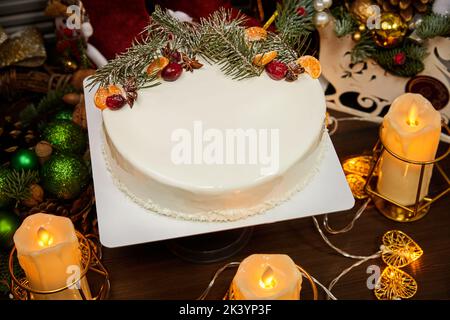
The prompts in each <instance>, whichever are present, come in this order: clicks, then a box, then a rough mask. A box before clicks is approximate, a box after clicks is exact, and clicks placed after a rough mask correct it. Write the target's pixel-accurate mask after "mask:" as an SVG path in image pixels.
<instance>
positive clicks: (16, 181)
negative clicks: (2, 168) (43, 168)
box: [4, 170, 39, 201]
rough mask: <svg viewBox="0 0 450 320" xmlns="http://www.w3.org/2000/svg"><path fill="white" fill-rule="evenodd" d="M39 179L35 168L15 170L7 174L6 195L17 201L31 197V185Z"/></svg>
mask: <svg viewBox="0 0 450 320" xmlns="http://www.w3.org/2000/svg"><path fill="white" fill-rule="evenodd" d="M38 181H39V174H38V172H37V171H35V170H20V171H17V170H13V171H11V172H10V173H9V174H8V175H7V176H6V184H5V191H4V193H5V195H7V196H8V197H10V198H13V199H15V200H17V201H20V200H24V199H27V198H29V197H30V194H31V193H30V185H32V184H34V183H36V182H38Z"/></svg>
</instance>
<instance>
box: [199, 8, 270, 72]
mask: <svg viewBox="0 0 450 320" xmlns="http://www.w3.org/2000/svg"><path fill="white" fill-rule="evenodd" d="M231 18H232V16H231V11H227V10H225V9H220V10H219V11H216V12H214V13H213V14H212V15H211V16H210V17H209V18H208V19H201V21H200V24H201V26H202V30H203V35H202V51H203V52H204V54H205V55H206V56H207V57H208V58H209V59H211V60H212V61H213V62H215V63H217V64H219V65H220V69H221V70H222V72H224V73H225V74H226V75H229V76H231V77H232V78H233V79H236V80H241V79H245V78H249V77H254V76H259V75H260V74H261V72H262V69H261V68H259V67H257V66H255V65H254V64H253V57H254V56H255V55H256V50H255V49H256V47H257V46H253V45H252V44H250V45H249V43H248V42H247V41H246V40H245V30H244V28H243V27H242V26H241V25H242V23H243V22H244V21H245V20H244V18H243V17H242V16H237V17H236V18H235V19H231Z"/></svg>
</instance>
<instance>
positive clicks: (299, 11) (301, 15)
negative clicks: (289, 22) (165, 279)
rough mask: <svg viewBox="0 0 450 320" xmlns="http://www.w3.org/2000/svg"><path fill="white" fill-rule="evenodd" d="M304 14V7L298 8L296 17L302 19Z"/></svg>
mask: <svg viewBox="0 0 450 320" xmlns="http://www.w3.org/2000/svg"><path fill="white" fill-rule="evenodd" d="M305 13H306V9H305V7H298V8H297V15H299V16H300V17H303V16H304V15H305Z"/></svg>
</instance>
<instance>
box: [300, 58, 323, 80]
mask: <svg viewBox="0 0 450 320" xmlns="http://www.w3.org/2000/svg"><path fill="white" fill-rule="evenodd" d="M297 64H298V65H300V66H302V67H303V68H304V69H305V71H306V72H307V73H308V74H309V75H310V76H311V78H313V79H317V78H318V77H320V74H321V73H322V67H321V66H320V62H319V60H317V59H316V58H314V57H313V56H301V57H300V58H298V59H297Z"/></svg>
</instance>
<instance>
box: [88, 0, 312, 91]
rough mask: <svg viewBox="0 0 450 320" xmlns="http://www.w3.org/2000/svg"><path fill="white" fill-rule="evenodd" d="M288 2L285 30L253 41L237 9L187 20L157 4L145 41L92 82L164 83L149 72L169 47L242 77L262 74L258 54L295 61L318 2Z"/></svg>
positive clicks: (283, 17)
mask: <svg viewBox="0 0 450 320" xmlns="http://www.w3.org/2000/svg"><path fill="white" fill-rule="evenodd" d="M284 4H285V7H283V9H282V12H281V20H280V19H278V22H277V23H278V24H279V27H280V34H273V33H270V32H269V33H268V34H269V35H268V39H267V40H266V41H263V42H248V41H247V40H246V37H245V27H244V22H245V21H246V19H245V18H244V17H243V16H242V15H240V14H238V15H237V16H235V15H234V14H232V11H231V10H226V9H223V8H222V9H219V10H218V11H216V12H214V13H212V14H211V15H210V16H209V17H208V18H202V19H200V22H199V23H186V22H181V21H179V20H177V19H176V18H174V17H172V16H171V15H170V14H169V12H168V11H167V10H163V9H161V8H160V7H158V6H156V8H155V11H154V13H153V14H152V16H151V19H150V24H149V25H148V27H147V28H146V29H145V30H144V31H143V32H142V34H141V37H142V39H141V41H139V42H136V43H134V45H133V46H132V47H131V48H130V49H128V50H127V52H125V53H123V54H121V55H119V56H117V57H116V58H115V59H114V60H112V61H111V62H109V63H108V64H107V65H105V66H104V67H102V68H100V69H99V70H97V72H96V74H95V75H93V76H91V77H90V80H89V84H88V86H89V87H92V86H93V85H94V84H99V85H100V86H106V85H108V84H112V83H114V84H120V85H123V84H124V83H125V82H126V81H127V79H129V78H130V77H133V78H135V80H136V84H137V87H138V88H144V87H149V86H154V85H158V84H159V82H158V79H157V75H156V74H155V75H151V76H148V75H147V73H146V70H145V69H146V67H147V66H148V65H149V64H150V63H151V62H152V61H154V59H155V58H157V57H159V56H161V54H162V53H161V51H162V49H163V48H166V47H170V48H171V49H173V50H177V51H180V52H182V53H183V54H187V55H188V56H190V57H191V58H195V57H196V55H200V56H201V57H202V58H203V59H205V60H206V61H208V62H214V63H216V64H218V65H219V66H220V68H221V70H222V72H224V73H225V74H226V75H228V76H231V77H232V78H233V79H236V80H241V79H245V78H249V77H255V76H259V75H260V74H261V73H262V71H263V69H264V68H262V67H259V66H256V65H255V64H253V59H254V57H255V56H256V55H257V54H264V53H265V52H267V51H271V50H276V51H277V52H278V58H277V59H279V60H282V61H284V62H290V61H293V60H295V59H296V58H298V56H299V55H300V53H304V52H305V51H306V48H307V46H308V45H309V43H308V42H307V41H306V35H307V34H309V32H310V31H311V30H313V24H312V13H313V6H312V0H296V1H293V0H285V1H284ZM299 6H303V7H304V8H305V10H306V12H307V13H308V14H305V15H303V16H302V15H298V14H297V12H296V10H297V8H298V7H299ZM280 10H281V7H280ZM289 15H293V16H292V17H291V16H289Z"/></svg>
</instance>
